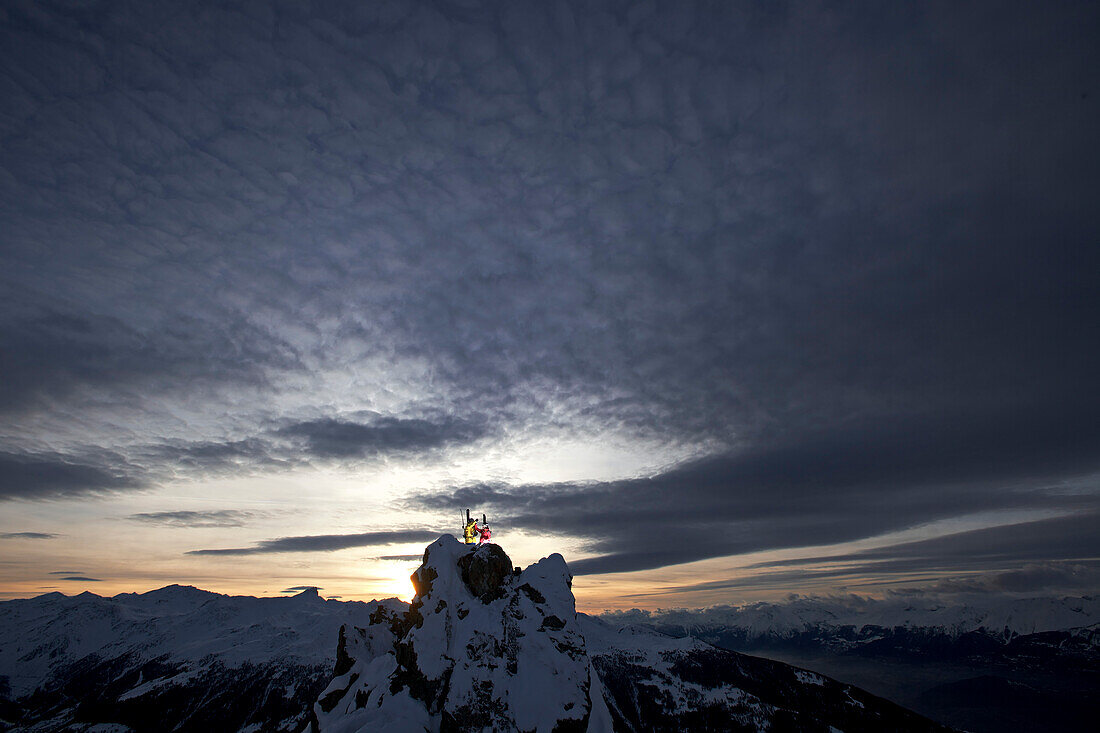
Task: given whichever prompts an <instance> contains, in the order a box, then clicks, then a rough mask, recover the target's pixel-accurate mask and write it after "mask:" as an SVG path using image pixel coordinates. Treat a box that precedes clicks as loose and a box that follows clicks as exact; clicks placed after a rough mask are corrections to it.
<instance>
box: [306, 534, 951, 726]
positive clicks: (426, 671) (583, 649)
mask: <svg viewBox="0 0 1100 733" xmlns="http://www.w3.org/2000/svg"><path fill="white" fill-rule="evenodd" d="M413 583H414V585H415V587H416V591H417V595H416V597H415V598H414V599H413V603H412V604H411V606H410V607H409V609H408V610H407V611H405V612H403V613H401V612H396V613H395V612H393V611H392V610H388V609H384V608H380V609H378V610H376V611H375V612H374V614H372V616H371V618H370V623H369V624H368V625H366V626H363V627H356V626H345V627H344V628H343V629H341V632H340V641H339V648H338V650H337V663H336V668H335V670H334V671H335V675H334V678H333V680H332V682H331V683H330V684H329V685H328V687H327V688H326V689H325V690H324V691H323V692H322V693H321V695H320V696H319V698H318V701H317V703H316V705H315V706H314V710H313V712H314V715H315V725H316V727H317V729H318V730H319V731H320V733H352V732H353V731H371V730H381V729H386V730H410V731H424V730H426V731H443V732H446V731H475V730H476V731H480V730H494V731H540V732H541V731H545V732H546V733H553V732H565V731H592V732H594V733H595V732H602V731H639V730H646V731H665V730H667V731H673V730H675V731H681V730H690V729H706V730H722V731H742V730H800V731H816V730H820V731H829V730H849V731H850V730H861V731H868V730H891V731H933V730H945V729H943V728H941V727H940V726H937V725H936V724H934V723H932V722H931V721H929V720H927V719H924V718H922V717H920V716H918V715H916V714H915V713H912V712H909V711H907V710H905V709H904V708H901V707H898V706H896V705H894V704H892V703H889V702H887V701H885V700H882V699H880V698H876V697H874V696H873V695H870V694H869V693H866V692H863V691H862V690H859V689H857V688H854V687H852V686H850V685H845V684H841V683H839V682H836V681H834V680H830V679H828V678H826V677H822V676H820V675H817V674H814V673H811V672H807V671H805V670H800V669H797V668H794V667H790V666H788V665H785V664H782V663H779V662H773V661H769V660H764V659H758V658H755V657H749V656H746V655H743V654H738V653H736V652H731V651H727V650H723V649H719V648H716V647H713V646H711V645H709V644H706V643H705V642H701V641H697V640H694V639H689V638H684V639H674V638H672V637H669V636H666V635H664V634H660V633H657V632H654V631H652V630H647V629H643V628H640V627H631V626H625V627H615V626H612V625H609V624H607V623H604V622H602V621H600V620H597V619H593V618H590V617H587V616H585V615H583V614H577V613H576V609H575V601H574V598H573V594H572V591H571V587H570V586H571V576H570V574H569V570H568V567H567V566H566V563H565V560H564V559H563V558H562V557H561V556H560V555H557V554H554V555H551V556H550V557H547V558H543V559H542V560H540V561H539V562H537V563H535V564H534V565H532V566H530V567H528V568H527V569H526V570H522V571H521V570H520V569H519V568H513V567H512V564H511V561H510V560H509V558H508V556H507V554H506V553H505V552H504V550H503V549H501V548H500V547H499V546H495V545H488V546H485V547H481V548H478V549H474V550H472V549H470V548H469V547H468V546H466V545H463V544H461V543H459V542H458V541H457V540H456V539H454V538H453V537H451V536H449V535H445V536H443V537H441V538H440V539H438V540H436V541H435V542H433V543H432V544H431V545H429V546H428V548H427V549H426V550H425V553H424V560H423V563H422V564H421V566H420V567H419V568H418V569H417V571H416V573H415V574H414V575H413Z"/></svg>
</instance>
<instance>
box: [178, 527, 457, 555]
mask: <svg viewBox="0 0 1100 733" xmlns="http://www.w3.org/2000/svg"><path fill="white" fill-rule="evenodd" d="M438 536H439V534H438V533H435V532H425V531H421V530H394V531H390V532H363V533H360V534H325V535H304V536H301V537H280V538H278V539H274V540H264V541H263V542H259V543H257V544H255V545H253V546H252V547H233V548H226V549H214V550H191V551H190V552H188V553H187V554H188V555H260V554H265V553H270V552H332V551H334V550H345V549H347V548H349V547H372V546H375V545H389V544H395V543H398V542H429V541H431V540H433V539H436V538H437V537H438Z"/></svg>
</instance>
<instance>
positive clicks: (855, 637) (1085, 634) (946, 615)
mask: <svg viewBox="0 0 1100 733" xmlns="http://www.w3.org/2000/svg"><path fill="white" fill-rule="evenodd" d="M602 618H603V619H604V620H606V621H608V622H609V623H613V624H622V623H633V624H638V625H642V626H645V627H647V628H651V629H653V630H655V631H658V632H660V633H665V634H669V635H671V636H674V637H692V638H695V639H699V640H701V641H706V642H708V643H711V644H714V645H716V646H719V647H722V648H726V649H731V650H736V651H740V652H747V653H751V654H759V655H762V656H766V657H769V658H773V659H777V660H782V661H785V662H788V663H791V664H796V665H799V666H803V667H807V668H810V669H814V670H815V671H818V672H821V673H824V674H828V675H831V676H834V677H837V678H839V679H843V680H845V681H848V682H852V683H854V684H856V685H859V686H861V687H864V688H865V689H868V690H870V691H871V692H874V693H875V694H878V695H882V696H884V697H887V698H888V699H891V700H894V701H896V702H898V703H900V704H903V705H905V706H906V707H910V708H912V709H914V710H916V711H918V712H920V713H922V714H924V715H927V716H929V717H932V718H934V719H936V720H940V721H942V722H945V723H948V724H951V725H954V726H957V727H960V728H965V729H967V730H971V731H989V732H990V733H993V732H995V731H998V732H999V731H1003V730H1029V731H1063V730H1077V729H1090V728H1091V727H1092V724H1093V722H1094V721H1095V720H1097V719H1100V699H1098V696H1097V695H1096V693H1095V691H1096V690H1098V689H1100V599H1098V598H1095V597H1081V598H1027V599H1013V598H1004V597H996V596H991V597H989V598H984V599H977V600H974V601H971V602H969V603H965V604H950V603H946V604H945V603H943V602H939V601H933V600H928V599H921V598H913V597H910V598H892V599H887V600H874V599H866V598H859V597H846V598H794V599H791V600H790V601H788V602H786V603H755V604H749V605H745V606H737V607H716V608H710V609H704V610H675V611H662V612H656V613H652V612H647V611H627V612H617V613H610V614H606V615H604V616H603V617H602Z"/></svg>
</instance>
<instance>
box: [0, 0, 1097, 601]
mask: <svg viewBox="0 0 1100 733" xmlns="http://www.w3.org/2000/svg"><path fill="white" fill-rule="evenodd" d="M1097 38H1100V8H1098V6H1096V4H1094V3H1087V2H1077V3H1074V2H1049V3H1031V2H996V3H983V2H957V1H952V2H922V3H877V2H866V3H864V2H841V3H827V2H825V3H823V2H792V3H785V2H768V3H747V2H746V3H732V2H691V1H690V0H676V1H675V2H625V1H624V2H611V1H608V2H597V1H593V2H564V1H555V0H549V1H547V0H540V1H538V2H523V1H522V0H519V1H509V2H477V1H475V0H447V1H439V2H435V1H427V0H425V1H423V2H421V1H418V0H400V1H397V2H384V1H380V2H369V3H364V2H351V1H347V2H331V3H327V2H326V3H312V4H311V3H302V2H298V1H297V0H293V1H291V0H287V1H285V2H274V1H273V2H247V1H238V0H234V2H224V3H217V2H208V1H207V0H195V1H194V2H188V3H174V2H166V1H162V0H141V1H140V2H139V1H136V0H134V1H130V2H124V1H110V2H108V1H105V0H104V1H99V0H84V1H80V2H69V1H65V2H61V1H60V0H58V1H49V0H40V1H36V2H31V1H28V0H13V1H12V2H7V3H4V6H3V8H2V9H0V598H14V597H27V596H33V595H38V594H41V593H46V592H50V591H54V590H60V591H62V592H65V593H79V592H82V591H92V592H95V593H97V594H100V595H111V594H114V593H119V592H137V591H146V590H150V589H153V588H157V587H160V586H163V585H167V584H169V583H183V584H191V585H197V586H199V587H202V588H206V589H208V590H213V591H218V592H223V593H238V594H256V595H278V594H281V593H291V592H295V590H296V589H301V588H305V587H311V586H315V587H319V588H321V589H322V591H321V592H322V594H323V595H325V596H327V597H340V598H344V599H364V600H365V599H369V598H374V597H387V596H399V597H402V598H406V599H407V598H408V597H409V596H410V595H411V594H412V587H411V584H410V583H409V581H408V575H409V573H410V572H412V570H414V569H415V567H416V566H417V564H418V558H419V556H420V554H421V553H422V552H423V548H424V546H425V545H426V544H427V543H429V542H430V541H432V540H433V539H434V538H435V537H437V536H439V534H441V533H445V532H449V533H452V534H457V533H458V532H459V529H460V527H459V520H460V517H461V514H462V512H463V511H464V510H465V509H466V508H469V509H471V510H472V511H473V512H474V513H475V514H478V515H480V514H482V513H484V514H486V515H487V516H488V518H489V520H490V524H491V525H492V527H493V529H494V533H495V537H496V539H497V541H499V543H500V544H501V545H502V546H503V547H504V548H505V549H506V551H508V553H509V554H510V556H511V557H512V559H513V560H514V561H515V563H516V564H517V565H526V564H528V563H530V562H533V561H535V560H537V559H538V558H540V557H543V556H545V555H547V554H549V553H552V552H561V553H562V554H563V555H564V556H565V558H566V560H567V561H568V562H569V565H570V568H571V570H572V572H573V573H574V574H575V576H576V577H575V581H574V589H575V592H576V595H577V600H578V607H580V608H582V609H584V610H600V609H615V608H631V607H638V608H667V607H701V606H707V605H711V604H736V603H739V602H743V601H748V600H753V599H774V598H781V597H785V596H787V595H788V594H791V593H798V594H837V593H860V594H867V595H875V594H882V593H888V592H896V591H898V590H899V589H915V591H916V592H921V591H926V592H933V591H935V592H950V591H951V589H952V588H960V587H965V588H967V589H968V590H969V591H974V590H975V589H979V590H982V591H986V592H990V593H995V592H1013V593H1025V594H1033V595H1036V594H1056V593H1073V594H1081V593H1091V592H1097V591H1098V590H1100V417H1098V416H1100V379H1098V378H1097V375H1098V374H1100V287H1098V285H1100V276H1098V273H1100V205H1098V198H1100V196H1098V194H1100V144H1098V142H1097V135H1096V131H1097V130H1098V129H1100V109H1098V100H1100V88H1098V84H1097V80H1098V73H1100V45H1098V44H1097V42H1096V39H1097Z"/></svg>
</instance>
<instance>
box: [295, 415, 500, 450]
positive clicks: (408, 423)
mask: <svg viewBox="0 0 1100 733" xmlns="http://www.w3.org/2000/svg"><path fill="white" fill-rule="evenodd" d="M485 431H486V428H485V426H484V425H483V424H480V423H476V422H470V421H465V420H458V419H455V418H450V417H440V418H438V419H434V420H426V419H400V418H393V417H378V418H376V419H374V420H372V421H371V422H369V423H356V422H347V421H343V420H335V419H332V418H325V419H320V420H308V421H305V422H299V423H295V424H293V425H288V426H286V427H284V428H282V429H280V430H279V431H278V432H279V434H280V435H283V436H287V437H290V438H300V439H302V440H304V441H305V445H306V450H307V452H308V453H309V454H312V455H316V456H319V457H322V458H355V457H364V456H371V455H376V454H392V453H408V452H420V451H425V450H430V449H433V448H442V447H444V446H447V445H452V444H460V443H468V442H471V441H473V440H476V439H478V438H480V437H481V436H483V435H484V434H485Z"/></svg>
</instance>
